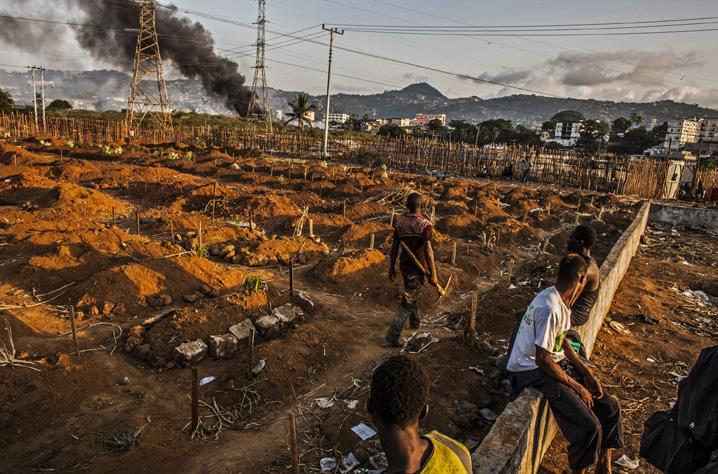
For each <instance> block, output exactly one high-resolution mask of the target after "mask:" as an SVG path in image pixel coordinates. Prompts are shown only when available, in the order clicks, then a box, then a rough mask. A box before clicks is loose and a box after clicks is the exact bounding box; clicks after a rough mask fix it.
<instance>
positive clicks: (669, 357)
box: [542, 225, 718, 473]
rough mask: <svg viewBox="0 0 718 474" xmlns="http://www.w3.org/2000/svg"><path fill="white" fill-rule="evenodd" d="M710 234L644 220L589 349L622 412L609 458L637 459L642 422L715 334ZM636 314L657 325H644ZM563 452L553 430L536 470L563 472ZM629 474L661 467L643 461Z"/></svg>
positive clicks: (662, 405)
mask: <svg viewBox="0 0 718 474" xmlns="http://www.w3.org/2000/svg"><path fill="white" fill-rule="evenodd" d="M716 237H718V234H716V232H715V231H710V230H704V229H700V228H691V229H688V228H680V227H679V228H675V229H672V228H670V227H667V226H663V225H651V226H649V228H648V229H647V232H646V234H645V236H644V238H643V239H642V242H641V246H640V249H639V252H638V254H637V255H636V256H635V258H634V259H633V261H632V262H631V266H630V268H629V270H628V273H627V274H626V276H625V277H624V279H623V281H622V282H621V285H620V286H619V288H618V291H617V293H616V296H615V298H614V300H613V305H612V306H611V310H610V313H609V315H608V317H607V319H606V322H605V324H604V327H603V329H602V330H601V332H600V334H599V337H598V341H597V344H596V347H595V350H594V353H593V361H594V362H595V363H596V364H597V366H598V367H597V373H598V375H599V378H600V380H601V381H602V383H603V384H604V386H605V387H606V388H607V389H608V390H610V391H611V393H613V394H614V395H615V396H617V397H618V400H619V401H620V404H621V408H622V409H623V413H624V416H625V419H624V433H625V437H626V445H625V447H624V448H623V449H621V450H618V452H617V453H616V456H615V459H618V458H620V457H621V456H622V455H626V456H628V457H629V458H630V459H631V460H636V459H638V451H639V447H640V441H641V435H642V433H643V424H644V422H645V421H646V420H647V419H648V417H650V416H651V415H652V414H653V413H654V412H656V411H659V410H667V409H669V408H670V406H671V404H672V403H673V402H675V400H676V397H677V387H678V385H677V381H678V380H677V377H680V376H685V375H687V374H688V372H689V371H690V369H691V367H692V366H693V364H694V363H695V361H696V359H697V358H698V354H699V353H700V351H701V349H704V348H706V347H710V346H713V345H715V344H716V341H717V340H718V270H716V267H715V264H716V255H718V240H717V239H716ZM695 291H700V292H703V294H704V295H705V297H704V296H703V295H701V294H700V293H698V294H696V293H693V292H695ZM696 295H697V296H696ZM641 315H646V316H649V317H650V318H652V319H654V320H656V321H657V323H655V324H649V323H646V322H644V319H645V318H642V316H641ZM615 323H619V324H620V325H622V326H616V325H615ZM617 328H618V330H617ZM621 330H624V332H620V331H621ZM565 453H566V442H565V440H564V439H563V437H562V436H560V435H558V436H557V437H556V440H555V441H554V442H553V444H552V445H551V448H550V449H549V451H548V453H547V455H546V457H545V458H544V462H543V465H542V472H545V473H560V472H562V471H563V469H565V468H566V467H567V463H566V458H565V456H566V454H565ZM631 472H635V473H656V472H659V471H658V470H656V469H655V468H653V467H652V466H651V465H650V464H648V463H647V462H645V461H643V460H641V461H640V465H639V467H638V469H636V470H634V471H631Z"/></svg>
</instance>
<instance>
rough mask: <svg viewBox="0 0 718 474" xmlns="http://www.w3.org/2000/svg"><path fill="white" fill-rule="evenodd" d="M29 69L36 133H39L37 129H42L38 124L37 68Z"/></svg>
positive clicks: (30, 67)
mask: <svg viewBox="0 0 718 474" xmlns="http://www.w3.org/2000/svg"><path fill="white" fill-rule="evenodd" d="M28 68H29V69H30V70H31V71H32V108H33V110H34V111H35V112H34V114H33V117H34V118H35V132H37V129H38V128H40V127H39V125H38V122H37V86H36V85H35V70H37V66H28Z"/></svg>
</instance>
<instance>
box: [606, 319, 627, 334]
mask: <svg viewBox="0 0 718 474" xmlns="http://www.w3.org/2000/svg"><path fill="white" fill-rule="evenodd" d="M608 325H609V326H611V329H613V330H614V331H616V332H617V333H619V334H631V331H629V330H628V329H626V326H624V325H623V324H621V323H619V322H618V321H611V322H610V323H608Z"/></svg>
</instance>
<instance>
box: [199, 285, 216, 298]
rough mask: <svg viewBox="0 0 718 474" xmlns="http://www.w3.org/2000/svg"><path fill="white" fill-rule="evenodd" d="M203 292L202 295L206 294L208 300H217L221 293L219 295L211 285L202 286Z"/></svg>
mask: <svg viewBox="0 0 718 474" xmlns="http://www.w3.org/2000/svg"><path fill="white" fill-rule="evenodd" d="M201 291H202V294H204V296H206V297H208V298H216V297H217V296H219V293H217V290H215V289H214V288H212V287H211V286H209V285H202V289H201Z"/></svg>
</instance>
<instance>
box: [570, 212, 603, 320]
mask: <svg viewBox="0 0 718 474" xmlns="http://www.w3.org/2000/svg"><path fill="white" fill-rule="evenodd" d="M595 242H596V231H595V230H593V228H592V227H590V226H587V225H579V226H577V227H576V228H575V229H574V230H573V232H571V235H569V236H568V241H567V242H566V249H567V250H568V252H569V253H577V254H579V255H580V256H581V257H583V259H584V260H585V261H586V265H588V270H587V273H586V286H585V287H584V288H583V291H581V293H580V294H579V295H578V298H577V299H576V302H575V303H574V304H573V306H571V327H574V328H575V327H578V326H583V325H584V324H586V322H587V321H588V317H589V316H590V315H591V310H592V309H593V306H594V305H595V304H596V300H597V299H598V289H599V288H600V286H601V272H600V270H599V269H598V263H596V260H595V259H594V258H593V257H591V247H593V244H594V243H595Z"/></svg>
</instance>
